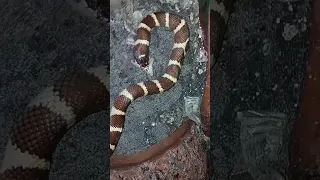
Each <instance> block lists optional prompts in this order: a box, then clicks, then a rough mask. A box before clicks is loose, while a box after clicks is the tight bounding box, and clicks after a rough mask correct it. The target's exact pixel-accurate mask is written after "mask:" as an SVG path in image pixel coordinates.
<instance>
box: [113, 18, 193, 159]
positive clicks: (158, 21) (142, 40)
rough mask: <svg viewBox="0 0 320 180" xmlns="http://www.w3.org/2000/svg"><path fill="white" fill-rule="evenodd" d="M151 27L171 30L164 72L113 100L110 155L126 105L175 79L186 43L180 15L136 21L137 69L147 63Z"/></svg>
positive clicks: (186, 29) (164, 88)
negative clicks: (169, 51)
mask: <svg viewBox="0 0 320 180" xmlns="http://www.w3.org/2000/svg"><path fill="white" fill-rule="evenodd" d="M154 27H167V28H170V29H171V30H173V33H174V45H173V48H172V52H171V56H170V60H169V64H168V69H167V72H166V73H165V74H164V75H163V76H162V77H160V78H159V79H157V80H152V81H147V82H141V83H138V84H134V85H131V86H129V87H127V88H126V89H124V90H123V91H122V92H121V93H120V94H119V96H118V97H117V98H116V99H115V101H114V104H113V106H112V107H111V112H110V156H112V154H113V152H114V150H115V148H116V147H117V144H118V142H119V139H120V136H121V133H122V131H123V127H124V122H125V115H126V111H127V109H128V106H129V105H130V104H131V103H132V102H133V101H134V100H136V99H137V98H139V97H142V96H147V95H153V94H159V93H163V92H165V91H167V90H169V89H170V88H172V87H173V86H174V85H175V83H176V82H177V80H178V78H179V75H180V71H181V65H182V63H183V60H184V57H185V54H186V51H187V49H188V43H189V27H188V24H187V23H186V21H185V20H184V19H182V18H181V17H180V16H178V15H175V14H171V13H167V12H156V13H152V14H150V15H147V16H146V17H145V18H144V19H143V20H142V21H141V23H140V24H139V26H138V29H137V38H136V41H135V50H134V58H135V60H136V61H137V63H138V64H139V65H140V66H141V68H146V67H148V65H149V42H150V38H151V30H152V28H154Z"/></svg>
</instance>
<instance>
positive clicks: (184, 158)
mask: <svg viewBox="0 0 320 180" xmlns="http://www.w3.org/2000/svg"><path fill="white" fill-rule="evenodd" d="M205 144H206V143H205V140H204V139H203V135H202V134H201V132H200V131H199V130H198V129H197V127H196V125H195V123H194V122H193V121H191V120H184V121H183V123H182V124H181V126H180V127H179V128H178V129H177V130H176V131H175V132H174V133H173V134H172V135H171V136H169V137H167V138H166V139H164V140H163V141H162V142H160V143H159V144H155V145H153V146H151V147H149V148H148V149H147V150H145V151H141V152H138V153H135V154H132V155H113V156H112V157H111V158H110V179H111V180H118V179H153V178H154V179H159V180H160V179H181V180H182V179H199V180H204V179H207V178H208V177H207V175H208V172H207V168H206V166H207V155H206V152H207V148H206V145H205Z"/></svg>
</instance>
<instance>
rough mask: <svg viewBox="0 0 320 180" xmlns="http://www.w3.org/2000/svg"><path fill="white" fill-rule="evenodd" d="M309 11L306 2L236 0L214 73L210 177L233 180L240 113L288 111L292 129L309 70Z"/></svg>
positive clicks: (238, 149)
mask: <svg viewBox="0 0 320 180" xmlns="http://www.w3.org/2000/svg"><path fill="white" fill-rule="evenodd" d="M308 11H309V7H308V4H307V1H290V0H288V1H280V0H267V1H252V0H239V1H237V2H236V4H235V10H234V13H233V14H232V16H231V17H230V21H229V25H228V29H227V34H226V38H227V40H226V42H225V44H224V46H223V48H224V51H223V52H222V53H221V57H220V59H219V60H218V63H217V64H216V66H215V67H214V69H213V70H212V71H211V79H212V80H211V93H212V94H211V98H212V99H211V109H212V111H211V116H212V119H213V121H214V122H213V124H214V125H213V127H212V128H211V147H212V149H211V153H210V160H211V162H212V163H213V164H211V174H212V175H213V176H212V177H211V179H214V180H220V179H221V180H225V179H230V175H231V174H232V173H233V172H234V170H235V169H234V168H235V166H237V164H236V163H237V162H238V160H239V152H240V151H241V150H240V139H239V133H240V123H238V122H236V120H235V119H236V116H237V112H239V111H243V110H257V111H258V110H263V111H270V112H279V113H285V114H286V115H287V116H288V117H289V127H288V128H290V124H292V122H293V121H294V119H295V118H296V110H297V103H298V98H299V93H300V89H301V87H302V85H303V84H302V82H303V77H304V75H305V71H306V61H307V60H306V55H307V48H308V46H307V38H308V34H307V30H308V27H309V15H308ZM288 132H289V131H288ZM285 141H288V139H285ZM283 148H288V147H283ZM280 159H281V158H280ZM286 163H288V162H279V163H278V167H277V170H279V171H282V172H284V173H285V168H286V167H287V164H286Z"/></svg>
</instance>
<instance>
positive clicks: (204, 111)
mask: <svg viewBox="0 0 320 180" xmlns="http://www.w3.org/2000/svg"><path fill="white" fill-rule="evenodd" d="M199 19H200V25H201V27H202V35H203V37H204V38H203V46H204V49H205V50H206V51H207V58H208V59H209V58H210V57H209V54H210V48H209V47H208V46H209V39H210V36H209V35H208V32H210V21H208V23H209V25H205V23H204V14H203V13H200V14H199ZM208 19H209V14H208ZM208 30H209V31H208ZM206 73H207V74H206V84H205V88H204V93H203V97H202V106H201V121H202V125H203V132H204V134H205V135H206V136H208V137H209V136H210V61H207V72H206Z"/></svg>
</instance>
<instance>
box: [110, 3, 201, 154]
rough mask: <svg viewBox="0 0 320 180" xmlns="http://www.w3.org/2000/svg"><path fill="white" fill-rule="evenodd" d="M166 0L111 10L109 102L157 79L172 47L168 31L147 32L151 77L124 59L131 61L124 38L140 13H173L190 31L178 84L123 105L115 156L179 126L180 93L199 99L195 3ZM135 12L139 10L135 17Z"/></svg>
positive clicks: (156, 139)
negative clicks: (132, 87) (128, 89)
mask: <svg viewBox="0 0 320 180" xmlns="http://www.w3.org/2000/svg"><path fill="white" fill-rule="evenodd" d="M168 2H169V1H168ZM171 2H173V3H172V4H171V3H166V1H147V0H139V1H133V2H132V1H127V4H126V5H125V6H124V8H122V9H120V10H119V9H118V10H117V11H114V12H112V13H111V18H110V19H111V24H110V30H111V33H110V35H111V37H110V44H111V50H110V55H111V64H110V69H111V70H110V71H111V74H110V84H111V85H110V86H111V94H110V96H111V99H110V101H111V102H110V103H111V104H112V103H113V101H114V99H115V98H116V96H117V95H118V94H119V93H120V92H121V91H122V90H123V89H124V88H126V87H128V86H129V85H130V84H133V83H139V82H142V81H147V80H152V79H157V78H158V77H160V76H161V75H163V74H164V73H165V71H166V67H167V64H168V62H169V58H170V53H171V49H172V46H173V32H172V31H170V30H168V29H166V28H158V29H155V30H153V31H152V33H151V45H150V53H151V54H150V56H151V57H152V58H154V59H155V62H154V76H153V77H148V76H147V74H146V73H145V72H143V71H142V70H141V69H139V68H137V67H136V66H134V65H133V64H132V63H131V62H130V61H131V60H133V50H134V49H133V48H134V46H133V45H131V44H130V40H131V42H132V40H134V37H135V35H134V34H133V33H135V31H136V28H137V26H138V24H139V22H140V21H141V20H142V18H143V17H145V16H146V15H148V14H149V13H152V12H155V11H168V12H171V13H175V14H178V15H180V16H182V17H183V18H185V19H186V21H187V23H188V25H189V28H190V32H191V35H190V48H189V51H188V52H187V55H186V58H185V61H184V65H183V66H182V73H181V76H180V78H179V80H178V83H177V84H176V85H175V86H174V87H173V88H172V89H170V90H169V91H167V92H165V93H163V94H160V95H153V96H147V97H142V98H140V99H137V100H136V101H134V102H133V103H132V104H131V105H130V106H129V109H128V111H127V116H126V122H125V128H124V129H125V130H124V132H123V134H122V136H121V139H120V141H119V145H118V147H117V149H116V151H115V154H132V153H135V152H137V151H141V150H145V149H146V148H147V147H149V146H150V145H153V144H156V143H159V142H160V141H161V140H162V139H164V138H166V137H168V136H169V135H170V134H171V133H172V132H173V131H174V130H175V129H176V128H177V127H178V126H179V125H180V124H181V120H182V117H183V116H184V115H185V112H184V107H185V101H184V97H186V96H192V97H199V98H200V100H201V98H202V92H203V88H204V83H205V63H204V62H202V63H199V62H197V60H199V59H201V57H200V48H201V47H202V43H201V39H200V38H199V34H201V31H200V29H199V22H198V13H197V9H198V3H197V1H185V2H184V1H176V2H175V1H171ZM183 6H184V7H183ZM139 13H141V15H140V16H139ZM132 14H133V15H132ZM128 41H129V42H128ZM199 72H200V73H199ZM200 102H201V101H200ZM199 109H200V106H199V108H198V109H197V112H196V113H198V114H199ZM198 114H197V115H198Z"/></svg>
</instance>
